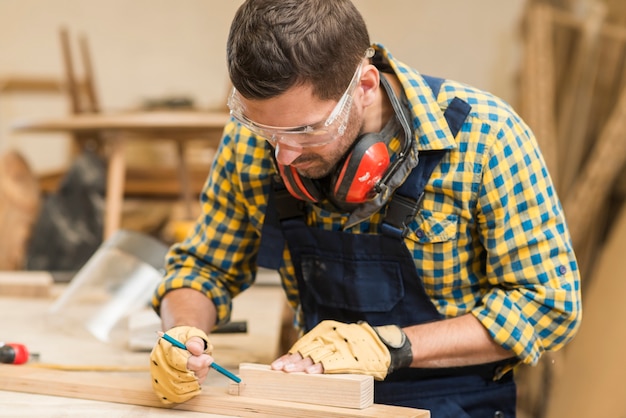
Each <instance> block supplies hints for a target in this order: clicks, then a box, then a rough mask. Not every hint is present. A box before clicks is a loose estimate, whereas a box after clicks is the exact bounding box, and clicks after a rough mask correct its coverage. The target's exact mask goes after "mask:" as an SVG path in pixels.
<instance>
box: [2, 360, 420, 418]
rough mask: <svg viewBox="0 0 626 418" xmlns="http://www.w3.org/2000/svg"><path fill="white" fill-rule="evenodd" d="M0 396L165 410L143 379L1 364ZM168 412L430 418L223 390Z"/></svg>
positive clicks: (385, 408)
mask: <svg viewBox="0 0 626 418" xmlns="http://www.w3.org/2000/svg"><path fill="white" fill-rule="evenodd" d="M0 390H8V391H14V392H26V393H36V394H42V395H55V396H64V397H68V398H78V399H90V400H98V401H107V402H114V403H125V404H131V405H140V406H150V407H155V408H167V406H165V405H163V404H162V403H161V401H160V400H159V399H158V398H157V396H156V395H155V394H154V392H153V391H152V388H151V386H150V380H149V376H147V375H144V374H118V373H104V372H103V373H93V372H66V371H59V370H46V369H38V368H36V367H30V366H28V365H20V366H14V365H6V364H4V365H0ZM170 408H171V409H178V410H185V411H195V412H208V413H213V414H224V415H229V416H240V417H259V416H272V417H294V416H297V417H301V418H317V417H320V418H321V417H324V418H335V417H372V418H374V417H376V418H383V417H389V418H392V417H393V418H403V417H414V418H428V417H430V412H429V411H425V410H422V409H412V408H404V407H397V406H389V405H378V404H374V405H372V406H370V407H368V408H365V409H349V408H337V407H332V406H324V405H313V404H304V403H297V402H287V401H276V400H269V399H255V398H248V397H244V396H233V395H229V394H228V393H227V392H226V388H224V387H207V386H204V387H203V392H202V393H201V394H200V395H198V396H196V397H195V398H193V399H191V400H189V401H187V402H185V403H182V404H178V405H176V406H174V407H170Z"/></svg>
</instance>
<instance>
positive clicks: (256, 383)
mask: <svg viewBox="0 0 626 418" xmlns="http://www.w3.org/2000/svg"><path fill="white" fill-rule="evenodd" d="M239 377H241V380H242V383H241V384H236V383H234V382H231V384H230V386H229V388H228V393H230V394H231V395H238V396H246V397H250V398H261V399H276V400H279V401H290V402H303V403H312V404H316V405H328V406H337V407H341V408H356V409H364V408H367V407H369V406H371V405H372V404H373V403H374V378H373V377H372V376H365V375H357V374H307V373H284V372H281V371H276V370H271V368H270V366H269V365H264V364H253V363H242V364H240V365H239Z"/></svg>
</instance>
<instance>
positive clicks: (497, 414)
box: [493, 411, 504, 418]
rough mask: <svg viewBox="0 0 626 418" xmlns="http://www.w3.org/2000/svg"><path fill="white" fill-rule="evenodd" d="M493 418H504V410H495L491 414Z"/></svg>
mask: <svg viewBox="0 0 626 418" xmlns="http://www.w3.org/2000/svg"><path fill="white" fill-rule="evenodd" d="M493 418H504V412H502V411H496V412H495V413H494V414H493Z"/></svg>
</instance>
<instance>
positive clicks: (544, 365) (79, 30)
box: [0, 0, 626, 418]
mask: <svg viewBox="0 0 626 418" xmlns="http://www.w3.org/2000/svg"><path fill="white" fill-rule="evenodd" d="M354 2H355V4H356V5H357V7H358V8H359V10H361V12H362V13H363V15H364V18H365V20H366V22H367V24H368V26H369V28H370V31H371V38H372V40H373V41H374V42H380V43H382V44H384V45H385V46H386V47H387V48H388V49H389V50H390V51H392V52H393V53H394V55H396V56H398V57H402V59H403V60H404V61H405V62H406V63H407V64H410V65H411V66H413V67H415V68H417V69H418V70H419V71H420V72H421V73H423V74H432V75H437V76H440V77H447V78H450V79H453V80H458V81H462V82H464V83H467V84H470V85H473V86H476V87H479V88H481V89H484V90H487V91H489V92H492V93H494V94H495V95H497V96H499V97H502V98H503V99H505V100H506V101H507V102H509V103H511V104H512V105H513V106H514V108H515V109H516V110H517V111H518V112H519V113H520V115H521V116H522V117H523V118H524V120H525V121H526V122H527V123H528V125H529V126H530V127H531V128H532V129H533V131H534V132H535V134H536V136H537V139H538V141H539V144H540V147H541V149H542V152H543V155H544V157H545V159H546V162H547V165H548V168H549V169H550V172H551V175H552V178H553V180H554V183H555V185H556V189H557V192H558V194H559V197H560V199H561V202H562V204H563V207H564V211H565V214H566V217H567V222H568V225H569V228H570V232H571V235H572V240H573V245H574V249H575V251H576V255H577V258H578V262H579V265H580V269H581V278H582V293H583V309H584V320H583V322H582V327H581V329H580V332H579V333H578V334H577V336H576V337H575V339H574V341H573V342H572V343H571V344H569V345H568V346H566V347H565V348H564V349H563V350H561V351H557V352H554V353H549V354H547V355H545V356H543V357H542V359H541V360H540V363H539V364H538V365H537V366H536V367H524V366H522V367H520V369H519V370H517V372H516V380H517V382H518V389H519V405H518V412H519V416H520V417H522V418H560V417H583V418H585V417H598V416H601V417H615V418H618V417H626V385H624V384H623V382H622V380H623V379H622V376H621V374H622V373H623V370H624V369H625V368H626V360H625V359H624V356H623V355H621V350H622V349H623V347H624V345H626V326H625V324H626V310H624V309H621V300H619V298H621V297H622V295H624V294H626V257H624V248H626V205H624V202H625V199H626V2H624V1H622V0H509V1H498V0H474V1H472V2H466V1H463V0H447V1H434V0H431V1H426V0H418V1H416V0H391V1H388V2H386V3H385V8H381V7H380V4H379V1H377V0H354ZM240 3H241V1H214V0H186V1H184V2H180V1H176V0H135V1H132V2H128V1H124V0H106V1H105V0H19V1H17V0H0V312H1V313H2V315H1V318H0V343H2V342H5V343H16V344H23V345H24V346H25V347H27V348H28V350H29V352H30V353H29V357H30V358H29V361H28V363H27V365H30V364H33V365H37V364H39V365H40V366H41V367H39V368H34V369H31V368H27V365H23V366H13V367H12V368H11V369H10V370H11V373H15V378H16V381H15V382H14V384H13V386H12V385H11V383H10V382H9V380H11V379H8V378H6V376H5V377H3V375H2V374H3V371H4V370H8V369H6V368H2V369H0V382H4V383H0V384H1V385H2V386H0V404H2V405H3V411H0V416H4V415H3V414H4V413H5V412H6V413H7V414H8V415H6V416H42V415H43V416H51V417H52V416H59V417H60V416H92V417H100V416H101V417H104V416H107V417H110V416H130V415H133V416H134V415H141V414H146V415H149V416H161V415H163V416H165V415H167V413H168V411H167V410H161V409H157V408H151V407H150V406H149V405H150V404H149V403H146V402H147V401H145V400H143V399H142V398H141V394H136V393H135V392H133V391H132V390H129V391H128V392H126V394H124V393H118V392H115V387H116V386H118V387H125V386H124V385H125V384H124V383H123V382H126V381H127V380H125V379H126V376H130V377H129V378H130V379H131V382H133V381H141V380H142V379H148V377H147V369H146V368H145V367H144V366H145V365H146V361H147V360H146V359H147V356H148V352H149V350H150V348H151V347H152V345H153V344H154V341H155V339H156V338H157V335H156V334H155V330H157V329H159V322H158V318H157V317H156V314H154V312H152V311H151V309H149V308H148V302H149V298H150V296H151V293H152V291H151V289H152V288H154V286H155V283H156V282H157V281H158V279H159V277H160V274H161V272H160V270H161V266H160V263H161V262H162V257H163V256H164V254H165V251H166V250H167V248H168V246H169V245H170V244H172V243H173V242H175V241H176V240H179V239H182V237H184V236H185V234H186V232H187V230H188V228H189V227H190V226H191V225H192V224H193V220H194V219H195V217H197V216H198V214H199V212H200V205H199V204H198V196H199V193H200V191H201V188H202V186H203V184H204V182H205V179H206V177H207V174H208V171H209V169H210V165H211V161H212V158H213V155H214V151H215V149H216V147H217V146H218V144H219V140H220V137H221V129H222V128H223V126H224V124H225V123H226V122H227V120H228V117H229V115H228V108H227V107H226V97H227V95H228V94H229V92H230V84H229V80H228V74H227V71H226V51H225V45H226V37H227V35H228V29H229V25H230V22H231V19H232V17H233V15H234V13H235V11H236V9H237V8H238V6H239V5H240ZM468 39H471V40H470V41H468ZM257 307H259V308H260V307H262V309H257ZM259 312H261V314H259ZM290 323H291V318H290V316H289V310H288V309H287V308H286V302H285V297H284V295H283V292H282V289H281V286H280V284H279V281H278V277H277V276H275V275H274V274H273V273H270V272H265V271H263V272H262V273H261V274H260V276H259V279H258V280H257V284H256V285H255V286H253V289H250V291H248V292H245V293H244V294H243V295H242V296H241V297H238V298H236V299H235V306H234V313H233V323H232V324H231V326H230V327H229V328H228V329H223V330H220V333H218V334H216V335H215V336H214V340H213V339H212V342H213V344H214V345H215V346H216V347H220V348H222V349H221V350H220V352H221V353H222V357H220V358H219V359H216V361H219V363H220V364H222V366H224V367H226V368H227V369H231V370H233V371H236V370H237V367H238V366H239V364H240V363H244V362H246V363H260V364H269V363H270V362H271V361H272V360H273V359H275V358H276V356H277V355H278V354H280V353H282V352H284V351H285V349H286V348H288V346H289V344H290V343H291V342H292V341H293V335H291V334H290V333H291V327H290ZM94 358H96V359H98V360H94ZM0 366H2V365H0ZM18 367H23V368H22V369H18ZM20 370H21V371H20ZM22 371H23V373H22ZM64 371H73V372H74V373H90V374H89V375H88V376H94V374H95V376H98V373H100V374H101V376H102V381H103V382H110V387H106V388H104V389H103V387H96V386H94V387H93V388H92V387H91V386H89V385H88V386H85V387H84V388H83V389H80V388H81V387H82V386H80V385H79V386H76V385H77V383H76V382H75V379H74V380H73V379H69V378H68V379H67V380H64V378H58V376H59V373H58V372H64ZM20 373H21V376H20ZM29 373H33V374H32V375H30V376H32V381H29V380H28V379H29ZM62 376H65V375H62ZM72 376H75V375H72ZM48 377H49V378H50V379H51V380H49V381H47V380H46V379H47V378H48ZM21 379H23V380H21ZM132 379H137V380H132ZM215 379H216V380H215V381H214V382H212V383H211V384H216V385H222V386H226V385H228V379H226V378H225V377H224V376H216V377H215ZM84 380H89V381H90V383H91V382H92V381H93V380H98V378H97V377H95V378H93V377H92V378H89V379H84ZM34 381H37V382H39V383H40V384H39V385H37V384H33V383H32V382H34ZM29 385H31V386H29ZM26 386H29V387H30V388H31V389H29V390H24V387H26ZM131 386H132V385H131ZM51 387H54V389H55V391H53V392H51V389H50V388H51ZM77 391H80V392H82V393H83V395H82V399H76V398H75V396H73V394H74V393H75V392H77ZM90 391H93V392H92V394H91V395H90V394H89V393H90ZM29 392H30V393H29ZM138 393H139V392H138ZM146 393H147V392H146ZM52 395H55V396H52ZM124 397H126V398H125V399H121V400H120V398H124ZM112 398H113V399H112ZM115 398H117V399H115ZM198 408H199V407H198ZM228 408H229V406H228V405H227V404H225V406H224V409H223V412H222V413H223V414H224V415H228V414H227V412H228V411H229V409H228ZM200 410H201V409H196V410H195V411H196V412H194V410H193V409H192V410H190V411H187V412H185V413H183V414H182V415H185V416H187V414H188V415H189V416H200V413H199V412H197V411H200ZM7 411H8V412H7ZM11 411H13V412H14V413H12V412H11ZM232 412H233V415H236V411H235V410H233V411H232ZM31 414H32V415H31ZM224 415H220V416H224ZM202 416H206V415H205V414H203V415H202Z"/></svg>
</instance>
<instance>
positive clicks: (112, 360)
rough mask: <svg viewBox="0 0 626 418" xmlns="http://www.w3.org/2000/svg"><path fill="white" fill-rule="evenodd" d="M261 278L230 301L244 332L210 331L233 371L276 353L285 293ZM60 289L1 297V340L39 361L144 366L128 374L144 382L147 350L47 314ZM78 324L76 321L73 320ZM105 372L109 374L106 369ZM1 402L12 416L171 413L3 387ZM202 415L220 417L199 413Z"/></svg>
mask: <svg viewBox="0 0 626 418" xmlns="http://www.w3.org/2000/svg"><path fill="white" fill-rule="evenodd" d="M261 282H262V283H267V284H259V285H255V286H252V288H250V289H248V290H247V291H246V292H244V293H243V294H241V295H240V296H239V297H237V298H235V300H234V302H233V320H245V321H247V323H248V332H247V333H245V334H215V335H213V336H212V337H211V342H212V343H213V344H214V346H215V350H214V356H215V359H216V361H217V362H219V363H220V365H222V366H224V367H225V368H227V369H229V370H230V371H232V372H234V373H236V372H237V368H238V365H239V363H241V362H246V361H252V362H259V363H269V362H271V361H272V360H274V359H275V358H276V355H277V350H278V339H279V331H280V326H281V315H282V308H283V300H284V299H283V298H284V295H283V291H282V289H281V288H280V286H277V285H274V284H272V280H271V278H269V280H268V279H267V278H266V279H265V280H263V281H261ZM64 288H65V286H64V285H59V284H56V285H54V287H53V289H52V296H51V297H50V298H17V297H11V298H9V297H2V295H0V313H2V315H0V330H2V333H1V335H0V339H1V340H0V341H3V342H14V343H21V344H25V345H26V346H27V347H28V349H29V350H30V351H31V352H33V353H38V354H39V362H40V363H52V364H63V365H73V366H81V365H101V366H127V367H136V366H145V367H146V371H137V372H127V374H128V375H129V378H132V379H138V378H141V377H145V379H141V380H145V381H146V382H148V381H149V373H148V372H147V365H148V359H149V353H148V352H145V351H144V352H136V351H131V350H129V349H128V348H126V347H125V346H124V345H123V344H120V343H109V344H107V343H103V342H101V341H99V340H97V339H96V338H95V337H93V336H91V335H90V334H89V333H88V332H87V331H85V330H83V329H80V328H76V329H63V328H62V327H60V326H59V324H58V323H57V322H58V321H55V319H54V318H50V317H49V316H48V315H47V310H48V309H49V307H50V306H51V305H52V303H53V302H54V300H55V298H56V296H57V295H59V294H60V293H61V292H62V291H63V290H64ZM78 323H79V321H78V320H77V321H76V324H78ZM155 331H156V330H155ZM155 335H156V334H155ZM8 367H11V368H15V369H12V370H18V369H17V368H19V367H26V366H25V365H23V366H20V365H15V366H8ZM42 371H44V370H42ZM74 373H82V372H74ZM84 373H85V377H86V378H93V377H92V376H90V374H92V373H93V372H84ZM104 373H105V375H106V376H110V374H107V372H104ZM0 374H1V372H0ZM1 379H3V377H2V375H0V380H1ZM228 382H229V381H228V379H226V378H225V377H224V376H222V375H221V374H219V373H217V372H211V373H210V374H209V378H208V379H207V381H206V382H205V386H218V387H223V388H224V390H226V388H227V386H228ZM0 405H2V411H1V412H0V415H3V416H11V417H17V416H19V417H41V416H46V417H61V416H63V417H68V416H71V417H79V416H80V417H84V416H89V417H105V416H106V417H116V416H119V417H122V416H124V417H127V416H138V415H141V416H167V415H170V416H171V414H172V412H171V411H168V410H161V409H158V408H151V407H144V406H137V405H123V404H117V403H109V402H100V401H91V400H83V399H73V398H65V397H57V396H46V395H37V394H30V393H18V392H13V391H6V390H0ZM176 413H177V415H180V416H181V417H183V416H185V417H186V416H190V417H196V416H197V417H199V416H201V415H200V413H197V412H190V411H177V412H176ZM4 414H6V415H4ZM202 416H204V417H214V416H216V417H219V416H223V415H211V414H209V415H207V414H202Z"/></svg>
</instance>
